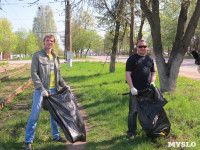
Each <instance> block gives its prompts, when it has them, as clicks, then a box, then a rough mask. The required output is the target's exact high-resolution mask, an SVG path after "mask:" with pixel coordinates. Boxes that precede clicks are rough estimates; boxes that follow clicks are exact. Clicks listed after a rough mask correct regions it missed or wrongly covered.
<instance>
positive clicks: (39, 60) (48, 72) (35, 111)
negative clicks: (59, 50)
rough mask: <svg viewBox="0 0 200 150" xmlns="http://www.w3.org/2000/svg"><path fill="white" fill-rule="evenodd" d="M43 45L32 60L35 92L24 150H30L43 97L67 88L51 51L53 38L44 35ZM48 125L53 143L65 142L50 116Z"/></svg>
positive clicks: (57, 62) (57, 60)
mask: <svg viewBox="0 0 200 150" xmlns="http://www.w3.org/2000/svg"><path fill="white" fill-rule="evenodd" d="M43 43H44V49H42V50H40V51H38V52H36V53H35V54H34V55H33V58H32V64H31V78H32V80H33V83H34V86H35V92H34V96H33V104H32V111H31V114H30V118H29V120H28V124H27V128H26V134H25V150H31V144H32V143H33V140H34V135H35V130H36V125H37V121H38V118H39V114H40V111H41V108H42V101H43V97H44V96H48V93H55V92H56V91H57V90H58V89H60V88H63V87H68V86H67V85H66V83H65V81H64V80H63V78H62V77H61V75H60V68H59V67H60V61H59V58H58V57H57V55H56V54H55V52H54V50H53V49H52V47H53V46H54V44H55V37H54V36H53V35H51V34H49V35H46V36H45V37H44V40H43ZM68 88H69V87H68ZM50 123H51V132H52V136H53V141H57V142H66V139H64V138H62V137H61V136H60V132H59V130H58V124H57V122H56V121H55V120H54V119H53V117H52V116H50Z"/></svg>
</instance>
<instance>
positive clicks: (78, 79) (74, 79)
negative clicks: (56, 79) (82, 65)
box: [62, 72, 110, 83]
mask: <svg viewBox="0 0 200 150" xmlns="http://www.w3.org/2000/svg"><path fill="white" fill-rule="evenodd" d="M106 74H110V73H108V72H107V73H96V74H93V75H79V76H73V77H72V76H71V77H65V75H62V77H63V79H64V80H65V81H70V82H72V83H73V82H78V83H80V82H81V81H85V80H88V79H90V78H93V77H99V76H103V75H106Z"/></svg>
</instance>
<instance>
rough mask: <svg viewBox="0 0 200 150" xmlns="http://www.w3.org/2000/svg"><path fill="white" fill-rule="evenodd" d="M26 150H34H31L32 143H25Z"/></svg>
mask: <svg viewBox="0 0 200 150" xmlns="http://www.w3.org/2000/svg"><path fill="white" fill-rule="evenodd" d="M24 150H32V149H31V143H25V149H24Z"/></svg>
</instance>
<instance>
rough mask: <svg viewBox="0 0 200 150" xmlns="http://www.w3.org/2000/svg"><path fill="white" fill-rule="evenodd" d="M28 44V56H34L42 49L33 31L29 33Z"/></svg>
mask: <svg viewBox="0 0 200 150" xmlns="http://www.w3.org/2000/svg"><path fill="white" fill-rule="evenodd" d="M26 42H27V44H26V52H27V54H29V55H33V54H34V53H35V52H37V51H38V50H39V49H40V48H39V46H38V42H37V38H36V35H35V34H34V33H33V32H32V31H29V33H28V36H27V39H26Z"/></svg>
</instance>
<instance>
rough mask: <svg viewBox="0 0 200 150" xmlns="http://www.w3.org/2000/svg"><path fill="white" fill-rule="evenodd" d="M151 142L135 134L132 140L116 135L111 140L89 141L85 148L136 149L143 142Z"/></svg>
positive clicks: (88, 149) (90, 149) (149, 139)
mask: <svg viewBox="0 0 200 150" xmlns="http://www.w3.org/2000/svg"><path fill="white" fill-rule="evenodd" d="M148 142H149V143H150V144H151V143H152V140H151V138H148V137H143V136H136V137H135V139H133V140H127V139H126V136H118V137H115V138H112V139H111V140H105V141H101V142H89V143H88V144H87V146H86V149H87V150H97V149H98V148H99V147H101V148H103V149H104V150H133V149H138V147H139V145H142V144H143V143H148Z"/></svg>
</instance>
